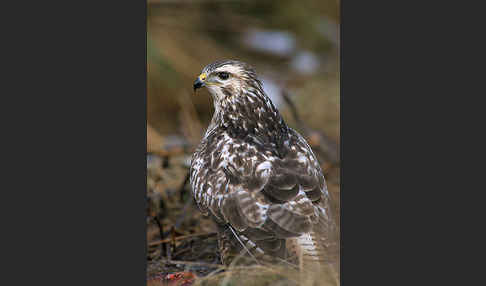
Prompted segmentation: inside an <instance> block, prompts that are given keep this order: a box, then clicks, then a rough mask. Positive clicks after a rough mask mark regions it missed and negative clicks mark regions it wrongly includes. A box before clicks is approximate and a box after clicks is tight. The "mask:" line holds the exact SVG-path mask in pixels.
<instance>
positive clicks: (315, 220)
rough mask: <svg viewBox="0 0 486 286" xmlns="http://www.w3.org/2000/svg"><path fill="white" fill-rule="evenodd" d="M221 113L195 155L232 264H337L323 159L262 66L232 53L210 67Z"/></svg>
mask: <svg viewBox="0 0 486 286" xmlns="http://www.w3.org/2000/svg"><path fill="white" fill-rule="evenodd" d="M202 87H206V88H207V89H208V90H209V93H210V94H211V96H212V98H213V103H214V109H215V110H214V114H213V117H212V120H211V123H210V124H209V127H208V129H207V131H206V133H205V135H204V138H203V139H202V141H201V143H200V144H199V146H198V147H197V149H196V151H195V153H194V154H193V156H192V160H191V170H190V183H191V187H192V191H193V196H194V198H195V201H196V203H197V205H198V206H199V208H200V210H201V211H202V212H203V213H204V214H205V215H209V216H211V217H213V219H214V220H215V221H216V223H217V225H218V227H219V233H218V238H219V247H220V251H221V258H222V262H223V263H224V264H229V263H230V262H231V261H232V260H233V259H234V258H235V256H236V257H237V255H238V254H242V255H243V253H247V254H246V255H247V257H248V258H252V259H254V260H256V261H257V262H261V261H275V260H276V259H277V260H282V261H287V262H289V263H294V264H297V265H300V266H301V267H302V265H304V266H305V265H308V264H313V265H316V264H318V265H319V264H323V263H336V261H337V256H336V253H337V251H338V240H337V236H336V235H337V233H336V224H335V221H334V219H333V217H332V211H331V206H330V202H329V194H328V190H327V186H326V182H325V179H324V175H323V173H322V170H321V167H320V165H319V162H318V161H317V159H316V157H315V155H314V154H313V152H312V150H311V148H310V147H309V145H308V144H307V142H306V140H305V139H304V138H303V137H302V136H301V135H300V134H299V133H297V132H296V131H295V130H293V129H291V128H290V127H288V126H287V124H286V123H285V121H284V119H283V118H282V116H281V115H280V113H279V111H278V110H277V108H276V107H275V106H274V104H273V103H272V101H271V100H270V98H269V97H268V96H267V95H266V94H265V92H264V90H263V87H262V82H261V81H260V80H259V79H258V77H257V75H256V72H255V70H254V69H253V68H252V67H251V66H249V65H248V64H246V63H243V62H241V61H236V60H224V61H217V62H214V63H211V64H209V65H207V66H206V67H204V68H203V70H202V73H201V74H200V75H199V77H198V78H197V79H196V81H195V82H194V91H196V89H198V88H202Z"/></svg>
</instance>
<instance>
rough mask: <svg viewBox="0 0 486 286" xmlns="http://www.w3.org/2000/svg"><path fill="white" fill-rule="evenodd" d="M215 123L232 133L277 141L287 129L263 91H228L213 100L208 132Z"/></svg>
mask: <svg viewBox="0 0 486 286" xmlns="http://www.w3.org/2000/svg"><path fill="white" fill-rule="evenodd" d="M215 127H221V128H223V129H225V130H226V131H227V132H228V134H229V135H230V136H231V137H238V138H242V139H245V138H246V137H248V136H250V137H255V138H257V140H260V141H262V142H263V143H277V144H278V142H279V141H281V140H282V138H283V137H285V135H286V134H287V132H288V129H287V125H286V124H285V121H284V120H283V118H282V116H281V115H280V113H279V112H278V110H277V108H276V107H275V106H274V105H273V103H272V101H271V100H270V98H268V96H266V95H265V94H264V93H263V92H259V93H252V92H249V93H247V94H240V95H231V96H227V97H225V98H224V99H223V100H221V101H219V102H215V111H214V114H213V118H212V120H211V124H210V126H209V128H208V132H209V131H210V130H212V129H214V128H215Z"/></svg>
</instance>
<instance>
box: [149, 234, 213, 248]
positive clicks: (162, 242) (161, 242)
mask: <svg viewBox="0 0 486 286" xmlns="http://www.w3.org/2000/svg"><path fill="white" fill-rule="evenodd" d="M214 235H216V232H207V233H195V234H188V235H182V236H177V237H175V238H166V239H162V240H158V241H153V242H151V243H149V246H156V245H159V244H164V243H168V242H175V241H179V240H184V239H188V238H193V237H200V236H208V237H210V236H214Z"/></svg>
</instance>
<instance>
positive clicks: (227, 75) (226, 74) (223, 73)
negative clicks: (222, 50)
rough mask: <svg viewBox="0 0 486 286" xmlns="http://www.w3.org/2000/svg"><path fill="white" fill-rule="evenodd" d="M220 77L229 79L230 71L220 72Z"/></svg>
mask: <svg viewBox="0 0 486 286" xmlns="http://www.w3.org/2000/svg"><path fill="white" fill-rule="evenodd" d="M218 77H219V78H220V79H228V78H229V73H227V72H220V73H218Z"/></svg>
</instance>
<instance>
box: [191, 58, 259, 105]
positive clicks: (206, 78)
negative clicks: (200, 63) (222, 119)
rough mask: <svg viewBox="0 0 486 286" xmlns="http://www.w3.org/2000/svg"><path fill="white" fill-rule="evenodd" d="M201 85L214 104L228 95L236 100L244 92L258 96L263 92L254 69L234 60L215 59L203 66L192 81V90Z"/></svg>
mask: <svg viewBox="0 0 486 286" xmlns="http://www.w3.org/2000/svg"><path fill="white" fill-rule="evenodd" d="M201 87H206V88H207V89H208V90H209V93H210V94H211V95H212V96H213V98H214V101H215V102H214V103H215V105H217V104H218V103H221V102H222V101H223V100H225V99H229V97H235V98H234V99H236V100H237V99H238V98H237V97H242V96H245V94H244V92H251V93H254V94H258V95H259V96H263V94H264V93H263V88H262V84H261V82H260V80H258V78H257V76H256V73H255V70H254V69H253V68H252V67H251V66H249V65H248V64H246V63H243V62H240V61H236V60H225V61H217V62H214V63H211V64H209V65H207V66H205V67H204V68H203V70H202V72H201V74H200V75H199V76H198V78H197V79H196V81H195V82H194V90H196V89H198V88H201ZM246 96H248V95H247V94H246ZM240 99H241V98H240Z"/></svg>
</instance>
